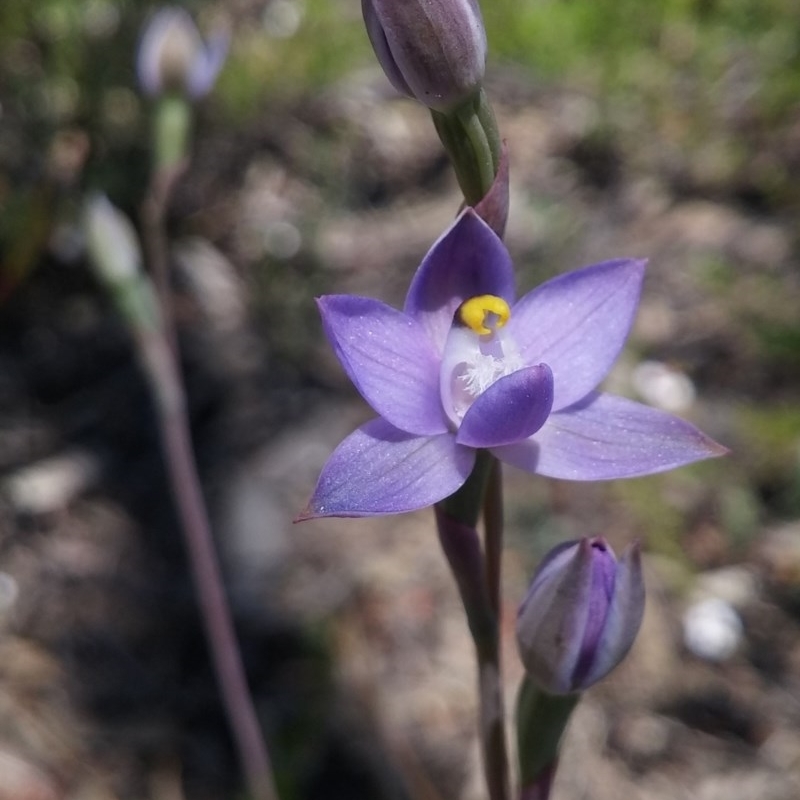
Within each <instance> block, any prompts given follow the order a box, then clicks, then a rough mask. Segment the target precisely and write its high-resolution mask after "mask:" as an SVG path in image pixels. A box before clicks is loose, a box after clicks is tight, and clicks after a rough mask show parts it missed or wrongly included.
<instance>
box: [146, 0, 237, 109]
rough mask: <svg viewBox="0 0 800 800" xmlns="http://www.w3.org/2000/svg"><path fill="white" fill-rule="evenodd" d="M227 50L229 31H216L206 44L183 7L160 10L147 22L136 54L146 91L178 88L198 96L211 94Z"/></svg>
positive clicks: (157, 93) (189, 94)
mask: <svg viewBox="0 0 800 800" xmlns="http://www.w3.org/2000/svg"><path fill="white" fill-rule="evenodd" d="M227 53H228V34H227V33H226V32H225V31H222V30H217V31H216V32H214V33H213V34H212V35H211V36H210V38H209V40H208V43H207V44H206V43H205V42H203V40H202V38H201V37H200V33H199V32H198V30H197V26H196V25H195V24H194V22H193V21H192V18H191V17H190V16H189V14H188V13H187V12H186V11H184V10H183V9H182V8H176V7H173V6H167V7H165V8H162V9H159V10H158V11H157V12H156V13H155V14H154V15H153V16H152V17H151V18H150V21H149V22H148V24H147V26H146V28H145V29H144V33H143V34H142V38H141V41H140V42H139V50H138V53H137V57H136V72H137V74H138V76H139V85H140V86H141V88H142V91H143V92H144V93H145V94H148V95H151V96H158V95H161V94H163V93H164V92H167V91H176V92H182V93H185V94H187V95H188V96H189V97H191V98H194V99H197V98H199V97H202V96H203V95H206V94H208V92H209V91H210V90H211V87H212V86H213V85H214V81H215V80H216V79H217V75H218V74H219V71H220V70H221V69H222V65H223V63H224V62H225V57H226V56H227Z"/></svg>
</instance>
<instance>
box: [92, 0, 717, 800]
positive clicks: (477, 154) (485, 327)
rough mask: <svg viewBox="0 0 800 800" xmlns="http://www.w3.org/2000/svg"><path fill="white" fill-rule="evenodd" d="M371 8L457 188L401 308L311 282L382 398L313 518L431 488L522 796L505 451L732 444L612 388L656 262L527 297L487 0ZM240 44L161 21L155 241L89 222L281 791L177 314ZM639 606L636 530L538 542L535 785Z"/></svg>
mask: <svg viewBox="0 0 800 800" xmlns="http://www.w3.org/2000/svg"><path fill="white" fill-rule="evenodd" d="M362 11H363V15H364V21H365V25H366V29H367V34H368V36H369V39H370V41H371V43H372V45H373V48H374V50H375V53H376V55H377V58H378V60H379V62H380V64H381V66H382V68H383V70H384V71H385V73H386V75H387V76H388V78H389V80H390V81H391V82H392V84H393V85H394V86H395V88H397V89H398V91H400V92H402V93H404V94H406V95H408V96H409V97H412V98H414V99H415V100H417V101H419V102H421V103H423V104H424V105H426V106H427V107H428V108H429V109H430V112H431V116H432V122H433V125H434V127H435V129H436V131H437V134H438V135H439V138H440V139H441V142H442V144H443V146H444V148H445V150H446V151H447V153H448V156H449V158H450V161H451V163H452V166H453V169H454V172H455V175H456V179H457V180H458V184H459V186H460V188H461V190H462V193H463V196H464V203H463V208H462V210H461V211H460V212H459V213H458V215H457V217H456V219H455V221H454V222H453V223H452V225H450V226H449V228H448V229H447V230H446V231H445V232H444V233H443V234H442V235H441V237H440V238H439V239H438V240H437V241H436V242H435V243H434V244H433V246H432V247H431V249H430V251H429V252H428V253H427V255H425V257H424V258H423V259H422V262H421V264H420V266H419V269H418V270H417V272H416V274H415V275H414V277H413V279H412V281H411V285H410V288H409V290H408V294H407V296H406V299H405V303H404V306H403V308H402V310H398V309H394V308H392V307H390V306H388V305H386V304H385V303H383V302H381V301H380V300H377V299H372V298H366V297H356V296H352V295H329V296H325V297H321V298H319V300H318V305H319V310H320V313H321V316H322V322H323V327H324V330H325V334H326V336H327V337H328V339H329V341H330V344H331V346H332V347H333V349H334V352H335V353H336V355H337V357H338V359H339V361H340V362H341V364H342V367H343V368H344V370H345V372H346V373H347V375H348V376H349V377H350V379H351V380H352V382H353V384H354V385H355V387H356V388H357V389H358V391H359V392H360V394H361V395H362V397H363V398H364V400H365V401H366V402H367V403H368V404H369V405H370V406H371V407H372V409H373V410H374V412H375V414H376V415H377V416H376V417H375V418H374V419H372V420H371V421H369V422H367V423H366V424H365V425H362V426H361V427H360V428H358V430H356V431H355V432H353V433H352V434H351V435H350V436H348V437H347V438H346V439H345V440H344V441H343V442H342V443H341V444H340V445H339V446H338V447H337V448H336V450H335V451H334V453H333V454H332V455H331V457H330V459H329V460H328V462H327V463H326V464H325V466H324V468H323V470H322V473H321V475H320V477H319V481H318V483H317V486H316V489H315V490H314V491H313V494H312V496H311V499H310V501H309V503H308V505H307V507H306V508H305V510H303V511H302V512H301V513H300V515H299V517H298V520H308V519H314V518H319V517H330V516H337V517H364V516H374V515H384V514H398V513H403V512H408V511H414V510H418V509H422V508H426V507H433V509H434V518H435V521H436V529H437V533H438V538H439V542H440V544H441V546H442V549H443V552H444V554H445V557H446V558H447V561H448V563H449V565H450V567H451V569H452V573H453V577H454V580H455V583H456V586H457V588H458V591H459V594H460V596H461V599H462V602H463V606H464V610H465V614H466V620H467V623H468V626H469V629H470V632H471V634H472V637H473V640H474V643H475V651H476V660H477V666H478V678H479V680H478V685H479V700H480V706H481V708H480V715H479V720H480V721H479V738H480V744H481V751H482V757H483V766H484V773H485V778H486V785H487V791H488V796H489V798H490V800H509V798H510V797H511V796H512V790H511V786H512V779H511V771H510V769H509V763H508V755H507V746H506V722H505V706H504V702H503V692H502V689H503V681H502V677H501V676H502V670H501V666H502V665H501V663H500V641H499V636H500V633H499V631H500V599H499V598H500V591H501V587H500V583H501V554H502V541H503V513H502V474H501V466H500V465H501V463H505V464H509V465H512V466H514V467H517V468H519V469H522V470H524V471H525V472H528V473H530V474H531V475H540V476H544V477H547V478H558V479H563V480H574V481H598V480H613V479H619V478H628V477H634V476H639V475H648V474H652V473H656V472H661V471H664V470H668V469H672V468H674V467H679V466H681V465H684V464H688V463H691V462H694V461H698V460H701V459H705V458H710V457H714V456H718V455H721V454H722V453H724V452H725V449H724V448H723V447H721V446H720V445H718V444H717V443H716V442H714V441H713V440H711V439H710V438H709V437H707V436H706V435H704V434H703V433H701V432H700V431H699V430H697V429H696V428H695V427H694V426H692V425H690V424H689V423H687V422H685V421H683V420H680V419H678V418H676V417H674V416H671V415H669V414H667V413H664V412H662V411H658V410H656V409H653V408H649V407H647V406H644V405H641V404H639V403H636V402H633V401H631V400H628V399H626V398H623V397H618V396H615V395H611V394H606V393H604V392H602V391H600V390H598V386H599V385H600V384H601V382H602V381H603V379H604V378H605V377H606V376H607V374H608V372H609V370H610V369H611V367H612V365H613V364H614V362H615V361H616V359H617V358H618V356H619V354H620V352H621V350H622V348H623V346H624V343H625V340H626V338H627V336H628V334H629V332H630V329H631V325H632V323H633V320H634V317H635V314H636V310H637V306H638V303H639V297H640V293H641V289H642V281H643V278H644V273H645V262H644V261H643V260H640V259H630V258H627V259H616V260H612V261H604V262H602V263H598V264H593V265H591V266H587V267H584V268H582V269H579V270H576V271H574V272H569V273H566V274H564V275H561V276H559V277H556V278H554V279H552V280H550V281H548V282H547V283H545V284H543V285H542V286H539V287H537V288H534V289H532V290H530V291H528V292H527V293H525V294H523V295H522V297H521V298H520V299H518V300H517V299H516V293H515V277H514V269H513V264H512V261H511V257H510V255H509V253H508V251H507V249H506V247H505V245H504V244H503V240H502V237H503V233H504V230H505V224H506V219H507V215H508V203H509V192H508V186H509V174H508V158H507V153H506V150H505V146H504V144H503V142H502V139H501V136H500V133H499V130H498V128H497V124H496V121H495V117H494V113H493V111H492V108H491V105H490V103H489V100H488V98H487V94H486V92H485V90H484V87H483V76H484V68H485V61H486V50H487V42H486V34H485V31H484V28H483V23H482V20H481V14H480V8H479V5H478V2H477V0H403V2H398V0H362ZM227 46H228V38H227V34H226V33H224V32H222V31H218V32H216V33H215V34H212V36H211V37H210V39H209V40H208V41H207V42H204V41H203V39H202V38H201V36H200V34H199V32H198V30H197V29H196V27H195V26H194V23H193V22H192V20H191V18H190V17H189V16H188V15H187V14H186V12H185V11H183V10H181V9H176V8H168V9H164V10H162V11H160V12H158V13H156V14H155V15H154V16H153V17H152V19H151V21H150V23H149V24H148V26H147V28H146V30H145V32H144V35H143V37H142V40H141V43H140V48H139V53H138V58H137V73H138V77H139V81H140V88H141V89H142V92H143V93H144V94H145V95H147V96H148V97H150V98H151V99H152V100H153V104H152V112H153V113H152V117H153V140H152V150H153V154H154V158H153V162H154V163H153V170H152V173H151V180H150V184H149V187H148V190H147V195H146V197H145V201H144V204H143V210H142V217H143V220H142V229H143V232H142V244H143V245H144V247H140V243H139V241H138V239H137V236H136V233H135V230H134V228H133V226H132V225H131V224H130V222H129V221H128V220H127V219H126V218H125V217H124V216H123V215H122V214H121V212H119V211H118V210H117V209H115V208H114V207H113V206H112V205H111V204H110V202H109V201H108V200H106V199H105V198H104V197H102V196H94V197H93V199H92V200H90V201H89V203H88V204H87V208H86V220H85V222H86V224H85V230H86V239H87V249H88V251H89V255H90V257H91V258H92V260H93V261H94V263H95V265H96V267H97V270H98V274H99V275H100V277H101V278H102V280H103V281H104V282H105V283H106V285H107V286H108V287H109V290H110V291H111V293H112V295H113V296H114V298H115V300H116V302H117V304H118V306H119V308H120V312H121V313H122V314H124V315H125V318H126V319H127V321H128V323H129V324H130V326H131V329H132V331H133V332H134V334H135V339H136V343H137V346H138V348H139V351H140V357H141V361H142V364H143V367H144V369H145V372H146V374H147V375H148V378H149V379H150V381H151V384H152V387H153V393H154V397H155V399H156V405H157V410H158V414H159V422H160V426H161V436H162V443H163V448H164V452H165V456H166V460H167V464H168V467H169V471H170V476H171V480H172V483H173V487H174V489H175V496H176V500H177V502H178V506H179V511H180V515H181V520H182V523H183V527H184V530H185V534H186V541H187V548H188V551H189V554H190V562H191V565H192V570H193V572H194V576H195V579H196V584H197V590H198V596H199V599H200V604H201V609H202V613H203V618H204V621H205V624H206V630H207V634H208V639H209V643H210V646H211V651H212V655H213V658H214V662H215V666H216V669H217V674H218V678H219V681H220V685H221V687H222V690H223V692H222V694H223V696H224V699H225V704H226V709H227V712H228V718H229V721H230V724H231V728H232V731H233V733H234V738H235V740H236V744H237V748H238V750H239V753H240V758H241V762H242V766H243V769H244V771H245V773H246V775H247V779H248V788H249V791H250V795H251V796H252V797H253V798H254V800H275V798H276V797H277V793H276V791H275V786H274V780H273V777H272V767H271V762H270V759H269V754H268V752H267V749H266V746H265V744H264V738H263V732H262V731H261V729H260V727H259V724H258V719H257V716H256V714H255V709H254V706H253V703H252V699H251V698H250V696H249V693H248V690H247V686H246V681H245V677H244V672H243V668H242V664H241V659H240V657H239V651H238V645H237V643H236V639H235V635H234V631H233V626H232V620H231V618H230V612H229V609H228V606H227V600H226V597H225V594H224V589H223V585H222V580H221V575H220V571H219V567H218V565H217V561H216V555H215V553H214V549H213V541H212V539H211V531H210V524H209V519H208V515H207V512H206V509H205V505H204V502H203V498H202V494H201V491H200V485H199V480H198V477H197V471H196V466H195V464H194V457H193V454H192V450H191V441H190V435H189V428H188V420H187V418H186V411H185V402H184V388H183V384H182V381H181V378H180V371H179V370H178V368H177V340H176V337H175V332H174V324H173V321H172V316H171V314H170V299H171V298H170V281H169V275H168V257H167V242H166V230H165V216H166V210H167V206H168V202H169V199H170V196H171V193H172V190H173V188H174V186H175V184H176V182H177V181H178V180H180V178H181V177H182V175H183V173H184V170H185V168H186V165H187V164H188V155H189V132H190V130H191V124H192V121H193V110H194V104H195V103H196V102H197V101H198V100H199V99H201V98H202V96H203V95H205V94H206V93H207V92H208V91H210V89H211V88H212V86H213V83H214V81H215V79H216V77H217V75H218V73H219V71H220V69H221V68H222V66H223V62H224V59H225V54H226V52H227ZM145 265H147V266H148V267H149V269H150V273H151V275H152V280H151V277H150V275H148V274H147V273H146V272H145V269H144V267H145ZM481 522H482V525H481V528H482V533H483V536H482V538H481V536H480V535H479V533H478V529H479V523H481ZM643 610H644V583H643V579H642V568H641V557H640V553H639V548H638V546H637V545H633V546H631V547H630V548H628V549H627V550H626V551H625V552H624V553H623V554H622V555H621V557H620V558H619V559H617V557H616V556H615V554H614V552H613V550H612V549H611V547H610V545H609V544H608V543H607V542H606V540H605V539H604V538H603V537H602V536H596V535H593V536H586V537H584V538H582V539H581V540H579V541H576V542H565V543H562V544H561V545H559V546H557V547H556V548H555V549H553V550H552V551H551V552H550V553H549V554H548V555H547V556H545V558H544V559H543V560H542V562H541V564H540V566H539V568H538V570H537V571H536V573H535V575H534V576H533V579H532V582H531V585H530V588H529V590H528V592H527V595H526V597H525V598H524V600H523V601H522V603H521V605H520V608H519V614H518V621H517V641H518V645H519V654H520V658H521V661H522V664H523V665H524V667H525V670H526V677H525V678H524V680H523V682H522V685H521V687H520V691H519V696H518V702H517V705H516V719H515V722H516V733H517V756H518V765H517V766H518V769H517V771H516V772H517V775H518V777H519V780H518V792H517V793H516V794H517V796H518V797H519V798H520V800H534V799H536V800H547V798H548V797H549V795H550V791H551V787H552V783H553V778H554V775H555V773H556V769H557V765H558V752H559V745H560V741H561V738H562V734H563V731H564V729H565V727H566V725H567V722H568V720H569V718H570V714H571V713H572V710H573V709H574V707H575V705H576V703H577V702H578V699H579V697H580V693H581V692H582V691H583V690H585V689H587V688H588V687H589V686H591V685H592V684H593V683H595V682H596V681H598V680H600V679H602V678H603V677H604V676H605V675H607V674H608V673H609V672H610V671H611V670H612V669H614V667H615V666H616V665H617V664H618V663H619V662H620V661H621V660H622V658H624V656H625V655H626V653H627V652H628V650H629V649H630V647H631V645H632V643H633V641H634V638H635V636H636V634H637V631H638V629H639V626H640V623H641V620H642V615H643Z"/></svg>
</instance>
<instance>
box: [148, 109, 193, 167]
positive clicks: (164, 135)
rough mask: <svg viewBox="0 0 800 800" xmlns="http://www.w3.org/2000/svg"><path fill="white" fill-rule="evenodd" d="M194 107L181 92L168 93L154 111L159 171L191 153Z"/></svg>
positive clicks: (155, 154) (154, 142) (156, 155)
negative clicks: (190, 142) (190, 140)
mask: <svg viewBox="0 0 800 800" xmlns="http://www.w3.org/2000/svg"><path fill="white" fill-rule="evenodd" d="M193 118H194V109H193V107H192V104H191V102H190V101H189V99H188V98H187V97H185V96H184V95H182V94H165V95H164V96H163V97H160V98H159V99H158V101H157V102H156V105H155V108H154V111H153V123H152V124H153V133H152V136H153V153H154V159H155V167H156V171H157V172H161V171H163V170H169V169H172V168H174V167H175V166H176V165H177V164H180V163H181V162H182V161H184V160H185V159H186V158H187V156H188V154H189V136H190V134H191V130H192V120H193Z"/></svg>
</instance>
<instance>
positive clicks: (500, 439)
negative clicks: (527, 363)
mask: <svg viewBox="0 0 800 800" xmlns="http://www.w3.org/2000/svg"><path fill="white" fill-rule="evenodd" d="M552 406H553V373H552V372H551V371H550V367H548V366H547V364H539V365H538V366H535V367H525V368H524V369H521V370H518V371H517V372H512V373H511V375H505V376H504V377H502V378H499V379H498V380H497V381H495V382H494V383H493V384H492V385H491V386H490V387H489V388H488V389H486V391H485V392H483V393H482V394H480V395H478V397H477V398H476V400H475V402H474V403H473V404H472V405H471V406H470V408H469V410H468V411H467V413H466V414H465V415H464V419H463V420H462V422H461V427H459V429H458V433H457V434H456V441H457V442H458V443H459V444H465V445H468V446H469V447H497V446H498V445H504V444H511V443H513V442H519V441H521V440H522V439H527V438H528V437H529V436H531V435H532V434H534V433H536V431H538V430H539V428H541V427H542V425H544V423H545V420H547V417H548V415H549V414H550V409H551V408H552Z"/></svg>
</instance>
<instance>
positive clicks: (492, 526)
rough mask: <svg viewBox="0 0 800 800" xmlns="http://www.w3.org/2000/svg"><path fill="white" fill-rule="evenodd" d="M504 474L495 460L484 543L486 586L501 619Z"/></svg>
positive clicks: (485, 508)
mask: <svg viewBox="0 0 800 800" xmlns="http://www.w3.org/2000/svg"><path fill="white" fill-rule="evenodd" d="M503 523H504V518H503V474H502V467H501V465H500V462H499V461H498V460H497V459H493V461H492V466H491V470H490V472H489V479H488V481H487V484H486V496H485V498H484V502H483V526H484V542H485V545H484V546H485V549H486V586H487V588H488V590H489V602H490V603H491V604H492V610H493V611H494V613H495V615H496V616H497V618H498V619H499V618H500V611H501V609H500V583H501V560H502V556H503Z"/></svg>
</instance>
